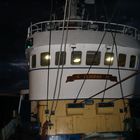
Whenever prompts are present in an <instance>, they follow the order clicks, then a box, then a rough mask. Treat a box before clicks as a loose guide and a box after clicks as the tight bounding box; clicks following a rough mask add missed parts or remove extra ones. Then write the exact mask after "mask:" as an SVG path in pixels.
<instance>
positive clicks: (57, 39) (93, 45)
mask: <svg viewBox="0 0 140 140" xmlns="http://www.w3.org/2000/svg"><path fill="white" fill-rule="evenodd" d="M66 2H67V1H66ZM71 3H72V4H71V5H75V4H76V1H74V0H72V2H71ZM67 5H69V3H68V4H67ZM71 5H70V7H71ZM68 7H69V6H68ZM69 9H71V10H70V11H72V12H71V14H69V12H68V15H69V16H68V18H66V17H65V16H64V19H63V20H51V21H44V22H39V23H35V24H32V25H31V26H30V27H29V29H28V38H27V41H28V45H30V47H29V48H28V49H27V50H26V54H27V57H28V59H29V63H30V71H29V81H30V83H29V93H30V100H31V102H32V113H33V114H37V116H38V118H39V122H40V123H41V126H40V134H41V135H43V136H46V135H48V136H57V135H67V134H69V135H71V134H81V135H85V134H88V133H97V132H98V133H102V132H104V133H106V132H107V133H108V132H111V133H115V132H122V131H124V123H123V122H124V120H125V119H126V118H129V117H130V112H129V106H128V105H129V102H128V99H129V98H130V97H131V96H132V95H133V94H134V87H135V78H136V77H135V76H136V75H137V74H138V73H139V69H138V64H139V55H140V48H139V46H140V44H139V32H138V30H137V29H136V28H134V27H131V26H127V25H123V24H117V23H110V22H102V21H89V20H81V19H79V17H77V16H75V10H74V9H75V8H74V7H73V6H72V7H71V8H69ZM68 11H69V10H68ZM76 19H78V20H76ZM130 95H131V96H130ZM120 99H121V100H120Z"/></svg>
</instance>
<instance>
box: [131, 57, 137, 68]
mask: <svg viewBox="0 0 140 140" xmlns="http://www.w3.org/2000/svg"><path fill="white" fill-rule="evenodd" d="M132 57H135V63H134V64H133V62H132V61H133V60H132V59H133V58H132ZM136 63H137V56H136V55H130V61H129V68H135V67H136Z"/></svg>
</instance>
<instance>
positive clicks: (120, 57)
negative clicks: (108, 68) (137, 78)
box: [118, 53, 126, 67]
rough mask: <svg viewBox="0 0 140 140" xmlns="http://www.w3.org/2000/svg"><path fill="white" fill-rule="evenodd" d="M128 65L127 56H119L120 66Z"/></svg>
mask: <svg viewBox="0 0 140 140" xmlns="http://www.w3.org/2000/svg"><path fill="white" fill-rule="evenodd" d="M125 64H126V54H121V53H120V54H119V60H118V66H121V67H124V66H125Z"/></svg>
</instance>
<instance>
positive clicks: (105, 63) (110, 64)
mask: <svg viewBox="0 0 140 140" xmlns="http://www.w3.org/2000/svg"><path fill="white" fill-rule="evenodd" d="M107 54H110V57H112V58H113V60H112V62H111V60H110V62H107V61H106V59H107ZM111 54H112V56H111ZM108 57H109V56H108ZM113 64H114V53H113V52H106V53H105V56H104V65H106V66H112V65H113Z"/></svg>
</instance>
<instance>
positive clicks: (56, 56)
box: [55, 51, 66, 65]
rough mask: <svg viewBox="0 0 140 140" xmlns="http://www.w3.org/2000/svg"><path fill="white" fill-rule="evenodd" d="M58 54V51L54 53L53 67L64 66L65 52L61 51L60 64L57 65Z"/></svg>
mask: <svg viewBox="0 0 140 140" xmlns="http://www.w3.org/2000/svg"><path fill="white" fill-rule="evenodd" d="M59 54H60V51H57V52H55V65H65V64H66V51H61V55H60V63H59V64H58V61H59ZM63 57H64V59H63ZM62 62H63V63H62Z"/></svg>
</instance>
